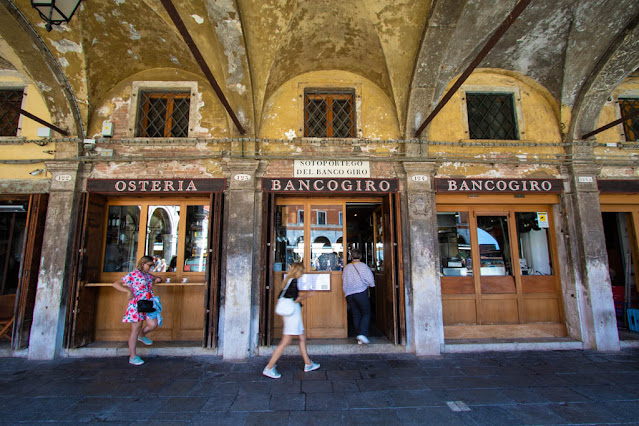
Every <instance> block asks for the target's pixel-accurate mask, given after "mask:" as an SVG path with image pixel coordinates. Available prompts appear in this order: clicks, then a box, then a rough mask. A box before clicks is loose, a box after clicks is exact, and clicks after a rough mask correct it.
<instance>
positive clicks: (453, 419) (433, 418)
mask: <svg viewBox="0 0 639 426" xmlns="http://www.w3.org/2000/svg"><path fill="white" fill-rule="evenodd" d="M397 416H398V417H399V420H400V422H401V424H408V425H411V424H419V425H423V424H434V425H476V423H475V422H474V421H473V420H472V419H471V418H470V416H469V415H468V413H466V412H453V411H451V410H450V409H449V408H448V407H445V408H444V407H424V408H398V409H397Z"/></svg>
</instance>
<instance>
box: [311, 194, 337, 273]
mask: <svg viewBox="0 0 639 426" xmlns="http://www.w3.org/2000/svg"><path fill="white" fill-rule="evenodd" d="M341 211H342V206H311V218H312V221H313V222H311V271H340V270H341V264H340V261H339V258H340V257H342V253H343V251H344V249H343V243H342V242H341V241H342V240H340V239H342V238H343V236H344V233H343V231H342V225H340V224H339V213H340V212H341ZM320 212H322V213H324V214H323V215H320V214H319V213H320ZM318 219H321V220H320V223H318ZM338 240H340V242H338Z"/></svg>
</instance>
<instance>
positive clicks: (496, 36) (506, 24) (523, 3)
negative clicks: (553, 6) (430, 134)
mask: <svg viewBox="0 0 639 426" xmlns="http://www.w3.org/2000/svg"><path fill="white" fill-rule="evenodd" d="M531 1H532V0H520V2H519V3H517V5H516V6H515V8H514V9H513V10H512V12H510V14H509V15H508V16H507V17H506V19H504V21H503V22H502V23H501V25H500V26H499V27H498V28H497V30H495V32H494V33H493V35H492V36H491V37H490V39H489V40H488V42H487V43H486V45H485V46H484V47H483V49H482V50H481V51H480V52H479V53H478V54H477V56H476V57H475V59H473V61H472V62H471V63H470V65H469V66H468V68H466V70H465V71H464V73H463V74H462V75H461V76H460V77H459V78H458V79H457V81H455V84H453V87H451V88H450V90H448V92H446V94H445V95H444V97H443V98H442V99H441V100H440V101H439V103H438V104H437V106H436V107H435V109H433V111H432V112H431V113H430V114H429V115H428V117H426V119H425V120H424V122H423V123H422V125H421V126H419V128H418V129H417V131H416V132H415V137H419V135H421V134H422V132H423V131H424V129H425V128H426V126H428V125H429V124H430V122H431V121H433V119H434V118H435V116H436V115H437V114H438V113H439V111H441V110H442V108H444V105H446V103H448V101H449V100H450V98H452V97H453V95H454V94H455V92H457V89H459V88H460V87H461V85H462V84H464V82H465V81H466V80H467V79H468V77H469V76H470V74H471V73H472V72H473V71H474V70H475V68H477V66H478V65H479V64H480V63H481V61H482V60H483V59H484V58H485V57H486V55H488V53H489V52H490V51H491V50H492V48H493V47H495V45H496V44H497V42H498V41H499V40H500V39H501V38H502V36H503V35H504V34H505V33H506V31H507V30H508V28H510V26H511V25H512V24H513V23H514V22H515V21H516V20H517V18H518V17H519V15H521V13H522V12H523V11H524V9H526V7H527V6H528V5H529V4H530V2H531Z"/></svg>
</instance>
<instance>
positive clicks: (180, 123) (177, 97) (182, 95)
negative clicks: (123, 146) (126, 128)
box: [137, 91, 190, 138]
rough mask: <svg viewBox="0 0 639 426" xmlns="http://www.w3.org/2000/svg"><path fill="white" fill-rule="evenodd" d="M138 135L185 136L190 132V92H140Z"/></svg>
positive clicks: (147, 136) (151, 136)
mask: <svg viewBox="0 0 639 426" xmlns="http://www.w3.org/2000/svg"><path fill="white" fill-rule="evenodd" d="M139 98H140V101H139V110H138V120H137V136H139V137H145V138H185V137H188V134H189V110H190V92H157V91H154V92H149V91H140V92H139Z"/></svg>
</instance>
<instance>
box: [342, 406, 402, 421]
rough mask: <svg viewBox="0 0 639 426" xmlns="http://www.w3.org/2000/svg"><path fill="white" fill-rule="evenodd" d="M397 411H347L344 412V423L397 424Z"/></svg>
mask: <svg viewBox="0 0 639 426" xmlns="http://www.w3.org/2000/svg"><path fill="white" fill-rule="evenodd" d="M399 421H400V420H399V416H398V415H397V410H395V409H390V410H380V409H371V410H349V411H347V412H346V423H347V424H349V425H390V424H398V423H399Z"/></svg>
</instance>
